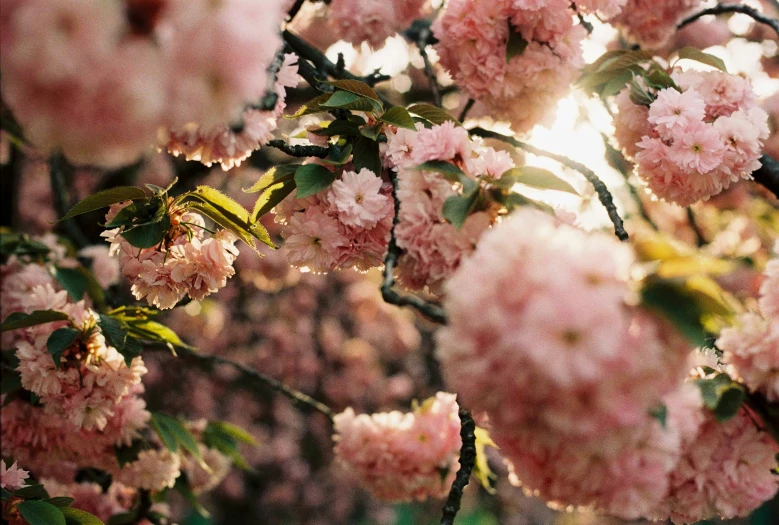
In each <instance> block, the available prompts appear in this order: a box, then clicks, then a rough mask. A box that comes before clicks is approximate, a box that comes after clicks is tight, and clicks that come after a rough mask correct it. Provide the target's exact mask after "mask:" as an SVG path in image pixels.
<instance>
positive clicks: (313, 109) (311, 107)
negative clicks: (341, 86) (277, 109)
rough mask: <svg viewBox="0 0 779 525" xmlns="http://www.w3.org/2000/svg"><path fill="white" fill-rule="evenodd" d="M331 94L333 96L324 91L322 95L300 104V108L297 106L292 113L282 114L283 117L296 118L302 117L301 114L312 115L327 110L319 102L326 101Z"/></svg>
mask: <svg viewBox="0 0 779 525" xmlns="http://www.w3.org/2000/svg"><path fill="white" fill-rule="evenodd" d="M331 96H333V94H332V93H324V94H322V95H319V96H317V97H314V98H312V99H311V100H309V101H308V102H306V103H305V104H303V105H302V106H300V108H298V110H297V111H296V112H295V113H293V114H292V115H284V118H286V119H296V118H300V117H302V116H303V115H314V114H316V113H322V112H324V111H327V108H323V107H322V106H321V104H323V103H325V102H327V101H328V100H329V99H330V97H331Z"/></svg>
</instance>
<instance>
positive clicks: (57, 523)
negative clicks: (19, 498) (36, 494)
mask: <svg viewBox="0 0 779 525" xmlns="http://www.w3.org/2000/svg"><path fill="white" fill-rule="evenodd" d="M16 508H17V509H18V510H19V514H21V515H22V517H23V518H24V519H25V520H26V521H27V523H29V524H30V525H67V523H65V516H64V515H63V514H62V511H61V510H60V509H58V508H57V507H55V506H54V505H52V504H51V503H46V502H45V501H23V502H21V503H19V505H17V506H16Z"/></svg>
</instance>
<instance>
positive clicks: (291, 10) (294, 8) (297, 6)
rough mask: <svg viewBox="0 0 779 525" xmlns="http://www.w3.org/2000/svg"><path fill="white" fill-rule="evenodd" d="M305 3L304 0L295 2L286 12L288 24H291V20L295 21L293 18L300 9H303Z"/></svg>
mask: <svg viewBox="0 0 779 525" xmlns="http://www.w3.org/2000/svg"><path fill="white" fill-rule="evenodd" d="M305 3H306V0H295V3H294V4H292V7H290V8H289V11H288V12H287V23H288V24H289V23H290V22H292V20H294V19H295V16H296V15H297V14H298V12H299V11H300V8H301V7H303V4H305Z"/></svg>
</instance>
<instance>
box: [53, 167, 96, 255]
mask: <svg viewBox="0 0 779 525" xmlns="http://www.w3.org/2000/svg"><path fill="white" fill-rule="evenodd" d="M67 169H70V166H69V165H68V163H67V161H66V160H65V159H64V158H63V157H62V156H60V155H55V156H54V157H52V158H51V160H50V161H49V180H50V182H51V196H52V200H53V201H54V210H55V211H56V212H57V218H60V217H64V216H65V214H66V213H68V210H69V209H70V206H71V202H70V192H69V191H68V185H67V183H66V182H65V170H67ZM62 224H63V225H64V226H65V231H66V232H67V234H68V236H70V238H71V240H72V241H73V242H75V243H76V245H77V246H78V247H79V248H84V247H85V246H89V245H90V242H89V239H87V236H86V235H84V232H82V231H81V228H79V226H78V224H77V223H76V221H75V219H68V220H66V221H64V222H63V223H62Z"/></svg>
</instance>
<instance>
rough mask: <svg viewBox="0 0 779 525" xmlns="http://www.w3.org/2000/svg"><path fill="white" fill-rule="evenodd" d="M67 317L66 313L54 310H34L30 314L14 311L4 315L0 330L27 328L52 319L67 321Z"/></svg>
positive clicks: (52, 320)
mask: <svg viewBox="0 0 779 525" xmlns="http://www.w3.org/2000/svg"><path fill="white" fill-rule="evenodd" d="M68 319H69V317H68V314H66V313H63V312H57V311H54V310H35V311H34V312H33V313H31V314H23V313H21V312H14V313H12V314H11V315H9V316H8V317H6V318H5V321H3V324H2V325H0V332H7V331H9V330H18V329H19V328H28V327H30V326H36V325H39V324H46V323H53V322H54V321H67V320H68Z"/></svg>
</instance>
